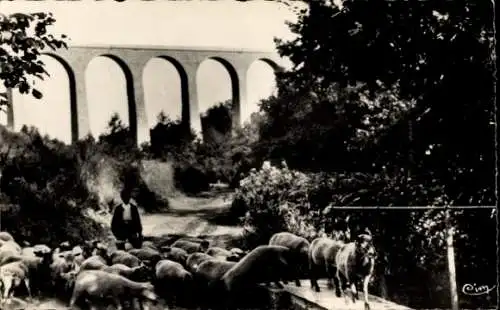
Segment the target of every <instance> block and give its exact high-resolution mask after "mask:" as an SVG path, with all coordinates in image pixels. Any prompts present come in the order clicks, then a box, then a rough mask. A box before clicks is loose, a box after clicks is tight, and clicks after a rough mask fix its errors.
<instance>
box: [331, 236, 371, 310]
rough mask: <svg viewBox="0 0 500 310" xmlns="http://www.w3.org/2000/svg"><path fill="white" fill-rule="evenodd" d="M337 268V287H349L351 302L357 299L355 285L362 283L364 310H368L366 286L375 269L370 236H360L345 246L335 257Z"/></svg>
mask: <svg viewBox="0 0 500 310" xmlns="http://www.w3.org/2000/svg"><path fill="white" fill-rule="evenodd" d="M335 264H336V266H337V273H336V278H337V281H338V283H339V286H340V287H341V288H343V291H344V294H345V288H347V287H348V286H349V285H350V286H351V292H352V301H353V303H354V302H356V299H359V296H358V290H357V288H356V284H357V282H358V281H362V282H363V294H364V304H365V309H366V310H369V309H370V304H369V302H368V284H369V282H370V278H371V277H372V275H373V270H374V268H375V248H374V247H373V245H372V236H371V235H368V234H361V235H359V236H358V238H357V239H356V241H354V242H349V243H347V244H345V245H344V246H343V247H342V248H340V250H339V251H338V253H337V255H336V257H335Z"/></svg>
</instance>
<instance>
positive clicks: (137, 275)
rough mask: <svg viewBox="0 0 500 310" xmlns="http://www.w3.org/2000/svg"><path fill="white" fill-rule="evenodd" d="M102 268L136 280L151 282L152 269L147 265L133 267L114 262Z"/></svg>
mask: <svg viewBox="0 0 500 310" xmlns="http://www.w3.org/2000/svg"><path fill="white" fill-rule="evenodd" d="M101 270H103V271H106V272H110V273H114V274H119V275H121V276H123V277H125V278H127V279H129V280H132V281H136V282H149V281H150V280H151V276H150V275H151V273H150V269H149V268H148V267H147V266H146V265H142V266H137V267H133V268H131V267H128V266H126V265H123V264H114V265H112V266H105V267H103V268H102V269H101Z"/></svg>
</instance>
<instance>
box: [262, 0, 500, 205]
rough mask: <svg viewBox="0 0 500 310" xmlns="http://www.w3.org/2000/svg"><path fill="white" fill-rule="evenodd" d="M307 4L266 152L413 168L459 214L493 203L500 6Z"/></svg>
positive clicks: (314, 165)
mask: <svg viewBox="0 0 500 310" xmlns="http://www.w3.org/2000/svg"><path fill="white" fill-rule="evenodd" d="M306 3H307V8H305V9H300V10H299V12H298V13H299V16H298V17H299V18H298V21H297V22H296V23H291V24H289V26H290V29H291V31H292V32H293V33H295V34H296V35H297V38H296V39H293V40H290V41H286V42H285V41H280V40H277V47H278V50H279V51H280V54H281V55H282V56H286V57H289V58H290V59H291V61H292V62H293V64H294V67H293V69H292V70H291V71H289V72H283V73H281V74H279V75H278V80H277V81H278V86H279V94H278V96H277V97H274V98H270V99H269V100H268V101H267V102H265V103H264V105H263V110H264V111H265V112H266V113H267V114H268V115H267V116H268V118H269V123H268V124H267V125H266V126H265V128H264V130H263V134H262V136H263V137H264V140H265V143H264V144H263V146H262V148H264V149H266V148H268V149H270V155H271V156H272V157H273V158H274V159H276V158H279V157H283V158H286V159H287V161H288V162H289V163H290V166H291V167H297V168H301V169H307V170H310V169H312V170H318V169H319V168H321V167H326V168H327V169H328V170H340V169H341V170H347V171H363V172H369V171H370V170H373V171H376V172H378V173H381V171H382V169H383V167H386V168H387V169H389V170H395V171H396V170H399V169H400V168H401V167H404V168H405V169H408V170H410V172H411V174H412V175H418V176H421V179H422V180H423V181H425V182H437V183H440V184H443V186H445V190H446V194H447V195H448V196H449V197H450V200H451V201H452V203H453V204H455V205H494V204H495V194H494V190H495V188H494V184H495V182H494V181H495V174H494V171H495V169H494V165H495V159H494V158H495V156H494V143H493V141H494V125H495V119H494V115H495V114H494V106H493V100H492V99H493V98H494V78H493V77H494V75H493V70H494V62H493V61H492V60H493V59H494V58H495V54H494V46H493V38H494V29H493V19H492V17H493V10H492V9H493V5H492V2H491V1H484V2H481V3H472V2H467V3H456V2H450V1H444V0H443V1H437V2H429V1H420V2H418V3H415V5H412V6H411V8H409V7H408V6H407V4H406V3H405V2H403V1H382V0H375V1H361V0H346V1H333V2H332V1H306ZM326 25H327V27H326ZM325 29H326V30H325ZM351 90H354V96H351V95H347V96H344V95H343V94H346V93H350V92H351ZM335 93H338V94H339V96H338V98H335V97H334V96H332V94H335ZM362 97H365V98H362ZM360 99H362V100H360ZM363 101H369V102H370V101H371V103H363ZM373 103H376V104H373ZM377 106H378V107H377ZM373 107H375V108H373ZM302 109H303V110H302ZM376 115H378V116H376ZM313 124H314V125H313ZM363 137H364V138H363ZM478 137H480V138H478ZM311 140H312V141H314V142H310V141H311ZM394 141H398V143H394ZM287 154H290V155H287ZM304 161H305V162H304Z"/></svg>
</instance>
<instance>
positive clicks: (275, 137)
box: [260, 84, 414, 171]
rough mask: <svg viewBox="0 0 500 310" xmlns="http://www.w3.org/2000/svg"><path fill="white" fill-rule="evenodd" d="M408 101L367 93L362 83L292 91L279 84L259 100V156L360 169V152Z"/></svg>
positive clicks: (307, 166) (305, 166) (312, 166)
mask: <svg viewBox="0 0 500 310" xmlns="http://www.w3.org/2000/svg"><path fill="white" fill-rule="evenodd" d="M412 106H414V103H413V102H411V101H405V100H400V99H399V98H398V97H397V95H396V94H395V93H394V91H387V92H384V93H379V94H378V95H377V96H374V97H371V98H370V96H369V93H368V92H367V90H364V89H363V85H362V84H360V85H356V86H349V87H347V88H341V87H339V85H338V84H332V85H331V86H330V87H328V88H327V89H324V90H322V91H321V92H320V91H309V92H307V93H297V92H296V91H295V90H293V89H282V91H281V93H280V94H279V95H278V96H273V97H270V98H268V99H266V100H263V101H262V103H261V110H262V111H263V112H264V113H265V116H266V122H264V123H263V124H262V125H261V126H260V136H261V141H260V148H261V149H262V150H264V151H263V153H264V154H263V156H265V157H269V158H271V159H274V160H276V159H278V160H279V159H280V158H284V159H286V161H287V162H288V163H289V164H290V166H291V167H294V168H299V169H302V170H313V171H325V170H326V171H334V170H347V171H353V170H358V171H359V170H363V169H364V170H366V169H371V168H372V163H373V162H370V163H366V160H365V157H364V154H363V151H364V149H365V147H366V145H367V144H370V143H375V142H376V141H377V140H378V139H379V137H380V136H382V135H383V134H385V133H386V132H387V131H388V130H389V129H390V128H391V127H392V126H394V125H395V124H396V123H397V122H398V121H400V119H401V118H402V117H403V116H404V115H405V114H406V113H408V111H409V110H410V109H411V108H412Z"/></svg>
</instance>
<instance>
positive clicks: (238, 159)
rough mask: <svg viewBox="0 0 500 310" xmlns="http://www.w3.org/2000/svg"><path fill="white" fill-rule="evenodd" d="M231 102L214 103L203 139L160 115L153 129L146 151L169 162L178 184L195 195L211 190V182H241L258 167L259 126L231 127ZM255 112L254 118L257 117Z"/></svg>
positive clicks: (233, 184)
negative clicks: (256, 153) (255, 147)
mask: <svg viewBox="0 0 500 310" xmlns="http://www.w3.org/2000/svg"><path fill="white" fill-rule="evenodd" d="M229 103H230V102H229V101H227V102H224V103H220V104H218V105H215V106H214V107H212V108H211V109H209V110H208V111H207V113H206V116H205V117H204V118H203V123H204V135H203V141H202V140H200V139H195V136H194V133H193V132H192V131H186V128H185V126H184V125H183V124H182V123H181V122H180V121H173V120H170V119H169V118H168V117H166V116H165V115H164V114H160V115H159V117H158V119H159V123H158V124H157V125H156V126H155V127H154V128H153V129H152V130H151V144H150V145H149V146H148V148H146V149H145V150H144V152H145V153H146V154H148V155H149V156H151V157H152V158H153V159H160V160H165V161H170V162H171V163H172V166H173V169H174V179H175V184H176V187H177V188H178V189H180V190H182V191H184V192H186V193H189V194H196V193H199V192H201V191H207V190H209V189H210V184H211V183H216V182H218V181H220V182H223V183H228V184H229V185H230V186H231V187H235V186H237V185H238V182H239V180H240V178H241V177H243V175H244V174H246V173H247V172H248V171H249V170H250V169H251V168H252V167H254V166H255V162H256V158H257V157H256V155H254V151H253V146H254V145H255V144H256V143H257V142H258V127H256V125H255V123H252V122H251V123H248V124H246V125H245V126H243V127H242V128H235V129H232V121H231V113H230V112H229V111H230V108H231V107H230V105H229ZM258 119H259V118H258V116H256V115H254V116H253V120H258Z"/></svg>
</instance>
